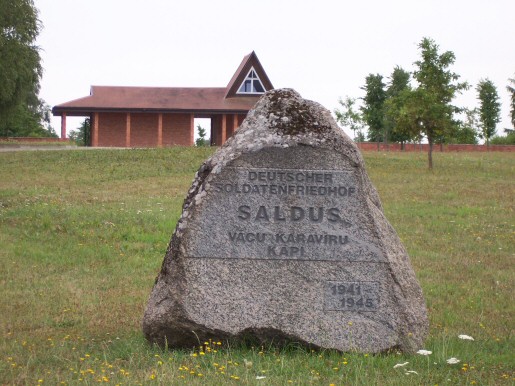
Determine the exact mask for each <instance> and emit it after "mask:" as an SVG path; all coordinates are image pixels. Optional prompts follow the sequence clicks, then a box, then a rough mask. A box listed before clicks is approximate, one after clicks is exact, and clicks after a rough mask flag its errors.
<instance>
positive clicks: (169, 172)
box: [0, 148, 515, 385]
mask: <svg viewBox="0 0 515 386" xmlns="http://www.w3.org/2000/svg"><path fill="white" fill-rule="evenodd" d="M212 151H213V150H212V149H209V148H172V149H148V150H87V151H86V150H73V151H59V152H14V153H0V161H1V168H0V246H1V248H0V274H1V276H0V334H1V337H2V340H1V341H0V384H2V385H4V384H6V385H9V384H28V385H36V384H41V383H42V384H60V383H63V384H93V383H99V382H104V383H106V382H108V383H112V384H152V383H154V384H187V385H190V384H193V385H195V384H198V385H201V384H202V385H203V384H213V385H219V384H250V385H288V384H296V385H308V384H317V385H318V384H320V385H330V384H335V385H356V384H361V385H370V384H381V385H382V384H385V385H403V384H404V385H411V384H423V385H435V384H439V385H444V384H463V385H465V384H467V385H468V384H491V385H497V384H513V383H514V381H515V374H514V369H515V359H514V355H513V352H514V339H513V327H514V325H515V322H514V305H513V299H512V297H513V289H514V276H515V275H514V268H513V267H514V265H513V261H514V257H515V227H514V220H513V219H514V212H513V209H514V208H513V204H514V197H515V182H514V181H515V178H514V176H515V154H512V153H486V154H480V153H477V154H475V153H460V154H457V153H456V154H454V153H443V154H440V153H438V154H435V155H434V157H435V169H434V171H433V172H430V171H428V170H427V167H426V155H425V154H419V153H406V154H405V153H375V152H370V153H365V160H366V164H367V170H368V172H369V175H370V177H371V179H372V181H373V182H374V184H375V186H376V187H377V189H378V191H379V194H380V196H381V199H382V202H383V205H384V209H385V212H386V215H387V217H388V218H389V220H390V222H391V223H392V224H393V226H394V227H395V228H396V230H397V232H398V233H399V235H400V237H401V239H402V240H403V242H404V244H405V246H406V248H407V249H408V251H409V253H410V257H411V260H412V264H413V266H414V268H415V271H416V272H417V276H418V278H419V281H420V283H421V285H422V288H423V290H424V294H425V297H426V301H427V304H428V309H429V315H430V323H431V329H430V336H429V338H428V339H427V342H426V346H425V348H426V349H427V350H430V351H432V352H433V353H432V354H431V355H429V356H427V357H426V356H422V355H411V356H410V355H404V354H401V353H397V352H392V353H390V354H383V355H363V354H357V353H345V354H342V353H337V352H333V351H323V352H310V351H308V350H306V349H304V348H301V347H296V346H290V347H286V348H282V349H277V348H275V347H272V346H271V347H254V346H252V345H251V344H249V345H246V346H245V345H234V344H232V343H228V344H226V343H225V342H224V344H223V345H218V344H217V342H207V343H208V344H207V345H205V344H203V343H204V342H200V343H202V348H201V347H197V348H196V350H191V351H183V350H182V351H180V350H169V351H163V350H160V349H158V348H156V347H153V346H150V345H149V344H147V342H146V341H145V340H144V338H143V336H142V333H141V318H142V315H143V310H144V307H145V303H146V300H147V297H148V295H149V293H150V290H151V288H152V285H153V282H154V279H155V276H156V274H157V272H158V270H159V268H160V265H161V263H162V259H163V256H164V252H165V250H166V247H167V244H168V242H169V239H170V237H171V234H172V232H173V230H174V227H175V222H176V221H177V219H178V217H179V216H180V212H181V205H182V201H183V199H184V197H185V194H186V191H187V189H188V187H189V185H190V183H191V181H192V179H193V176H194V173H195V171H196V169H197V168H198V166H199V165H200V163H201V162H202V161H203V160H204V159H205V158H206V157H207V156H208V155H209V154H210V153H211V152H212ZM459 334H467V335H471V336H473V337H474V339H475V340H474V341H467V340H460V339H458V335H459ZM450 357H457V358H459V359H460V360H461V362H460V363H459V364H455V365H449V364H447V363H446V360H447V359H449V358H450ZM403 362H409V364H408V365H406V366H405V367H401V368H396V369H394V368H393V366H394V365H395V364H397V363H403ZM406 370H414V371H416V372H417V373H418V374H410V375H406V374H405V372H406ZM256 377H265V378H262V379H256Z"/></svg>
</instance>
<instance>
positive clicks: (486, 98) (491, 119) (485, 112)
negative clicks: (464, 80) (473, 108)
mask: <svg viewBox="0 0 515 386" xmlns="http://www.w3.org/2000/svg"><path fill="white" fill-rule="evenodd" d="M476 91H477V98H478V99H479V121H480V124H481V131H480V135H481V137H482V138H484V139H485V140H486V146H489V145H490V138H492V137H493V136H494V135H495V132H496V127H497V124H498V123H499V121H500V120H501V104H500V103H499V95H498V94H497V88H496V87H495V85H494V84H493V82H492V81H491V80H489V79H482V80H480V81H479V83H478V85H477V87H476Z"/></svg>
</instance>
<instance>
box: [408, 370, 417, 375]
mask: <svg viewBox="0 0 515 386" xmlns="http://www.w3.org/2000/svg"><path fill="white" fill-rule="evenodd" d="M405 374H406V375H410V374H417V375H418V373H417V372H416V371H415V370H408V371H406V373H405Z"/></svg>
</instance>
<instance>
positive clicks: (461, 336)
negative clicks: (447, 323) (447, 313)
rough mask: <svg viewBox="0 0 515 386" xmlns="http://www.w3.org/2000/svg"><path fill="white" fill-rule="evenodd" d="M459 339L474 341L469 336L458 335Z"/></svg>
mask: <svg viewBox="0 0 515 386" xmlns="http://www.w3.org/2000/svg"><path fill="white" fill-rule="evenodd" d="M458 338H460V339H464V340H474V338H472V337H471V336H469V335H458Z"/></svg>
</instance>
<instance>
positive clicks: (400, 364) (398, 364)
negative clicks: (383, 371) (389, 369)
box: [393, 362, 409, 369]
mask: <svg viewBox="0 0 515 386" xmlns="http://www.w3.org/2000/svg"><path fill="white" fill-rule="evenodd" d="M408 363H409V362H404V363H397V364H396V365H395V366H393V368H394V369H396V368H397V367H403V366H406V365H407V364H408Z"/></svg>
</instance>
